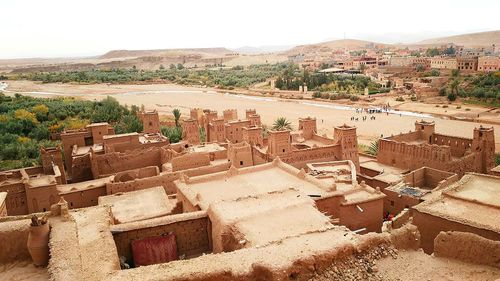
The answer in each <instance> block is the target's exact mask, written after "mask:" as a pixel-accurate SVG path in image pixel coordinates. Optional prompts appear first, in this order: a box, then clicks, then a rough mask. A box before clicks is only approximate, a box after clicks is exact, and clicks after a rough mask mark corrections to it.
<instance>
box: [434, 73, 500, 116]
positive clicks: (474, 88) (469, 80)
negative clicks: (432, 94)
mask: <svg viewBox="0 0 500 281" xmlns="http://www.w3.org/2000/svg"><path fill="white" fill-rule="evenodd" d="M452 76H453V77H454V78H453V79H452V80H450V82H448V85H447V86H448V89H446V88H445V87H444V88H441V89H440V91H439V95H440V96H447V98H448V100H449V101H454V100H455V99H456V98H457V97H461V98H462V100H463V102H465V103H469V104H478V105H483V106H493V107H500V72H494V73H484V74H479V75H478V76H476V77H463V76H460V73H459V72H458V71H456V72H455V73H452Z"/></svg>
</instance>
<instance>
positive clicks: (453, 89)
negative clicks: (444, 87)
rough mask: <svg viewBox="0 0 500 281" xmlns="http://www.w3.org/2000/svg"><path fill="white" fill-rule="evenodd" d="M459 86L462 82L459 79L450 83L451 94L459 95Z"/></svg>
mask: <svg viewBox="0 0 500 281" xmlns="http://www.w3.org/2000/svg"><path fill="white" fill-rule="evenodd" d="M459 85H460V81H458V80H457V79H454V80H453V81H452V82H451V83H450V88H451V92H452V93H454V94H455V95H458V86H459Z"/></svg>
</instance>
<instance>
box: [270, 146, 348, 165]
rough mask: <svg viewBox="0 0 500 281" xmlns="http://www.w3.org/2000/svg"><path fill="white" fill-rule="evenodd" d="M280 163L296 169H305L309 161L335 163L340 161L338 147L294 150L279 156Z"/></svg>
mask: <svg viewBox="0 0 500 281" xmlns="http://www.w3.org/2000/svg"><path fill="white" fill-rule="evenodd" d="M279 157H280V159H281V161H283V162H285V163H287V164H290V165H292V166H294V167H296V168H299V169H300V168H305V167H306V164H307V163H311V161H316V162H318V161H336V160H339V159H340V146H339V145H331V146H324V147H316V148H308V149H303V150H294V151H292V152H289V153H285V154H283V155H280V156H279Z"/></svg>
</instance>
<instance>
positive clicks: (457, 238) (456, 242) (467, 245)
mask: <svg viewBox="0 0 500 281" xmlns="http://www.w3.org/2000/svg"><path fill="white" fill-rule="evenodd" d="M434 255H435V256H436V257H446V258H452V259H458V260H461V261H464V262H467V263H477V264H485V265H489V266H493V267H496V268H500V241H493V240H489V239H486V238H483V237H481V236H479V235H476V234H472V233H465V232H456V231H448V232H440V233H439V234H438V236H437V237H436V239H434Z"/></svg>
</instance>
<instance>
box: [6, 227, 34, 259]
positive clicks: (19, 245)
mask: <svg viewBox="0 0 500 281" xmlns="http://www.w3.org/2000/svg"><path fill="white" fill-rule="evenodd" d="M30 223H31V220H30V219H18V220H12V221H5V222H2V223H0V245H1V246H0V264H4V263H9V262H13V261H18V260H31V256H30V254H29V252H28V247H27V246H26V244H27V243H28V233H29V226H30Z"/></svg>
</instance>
